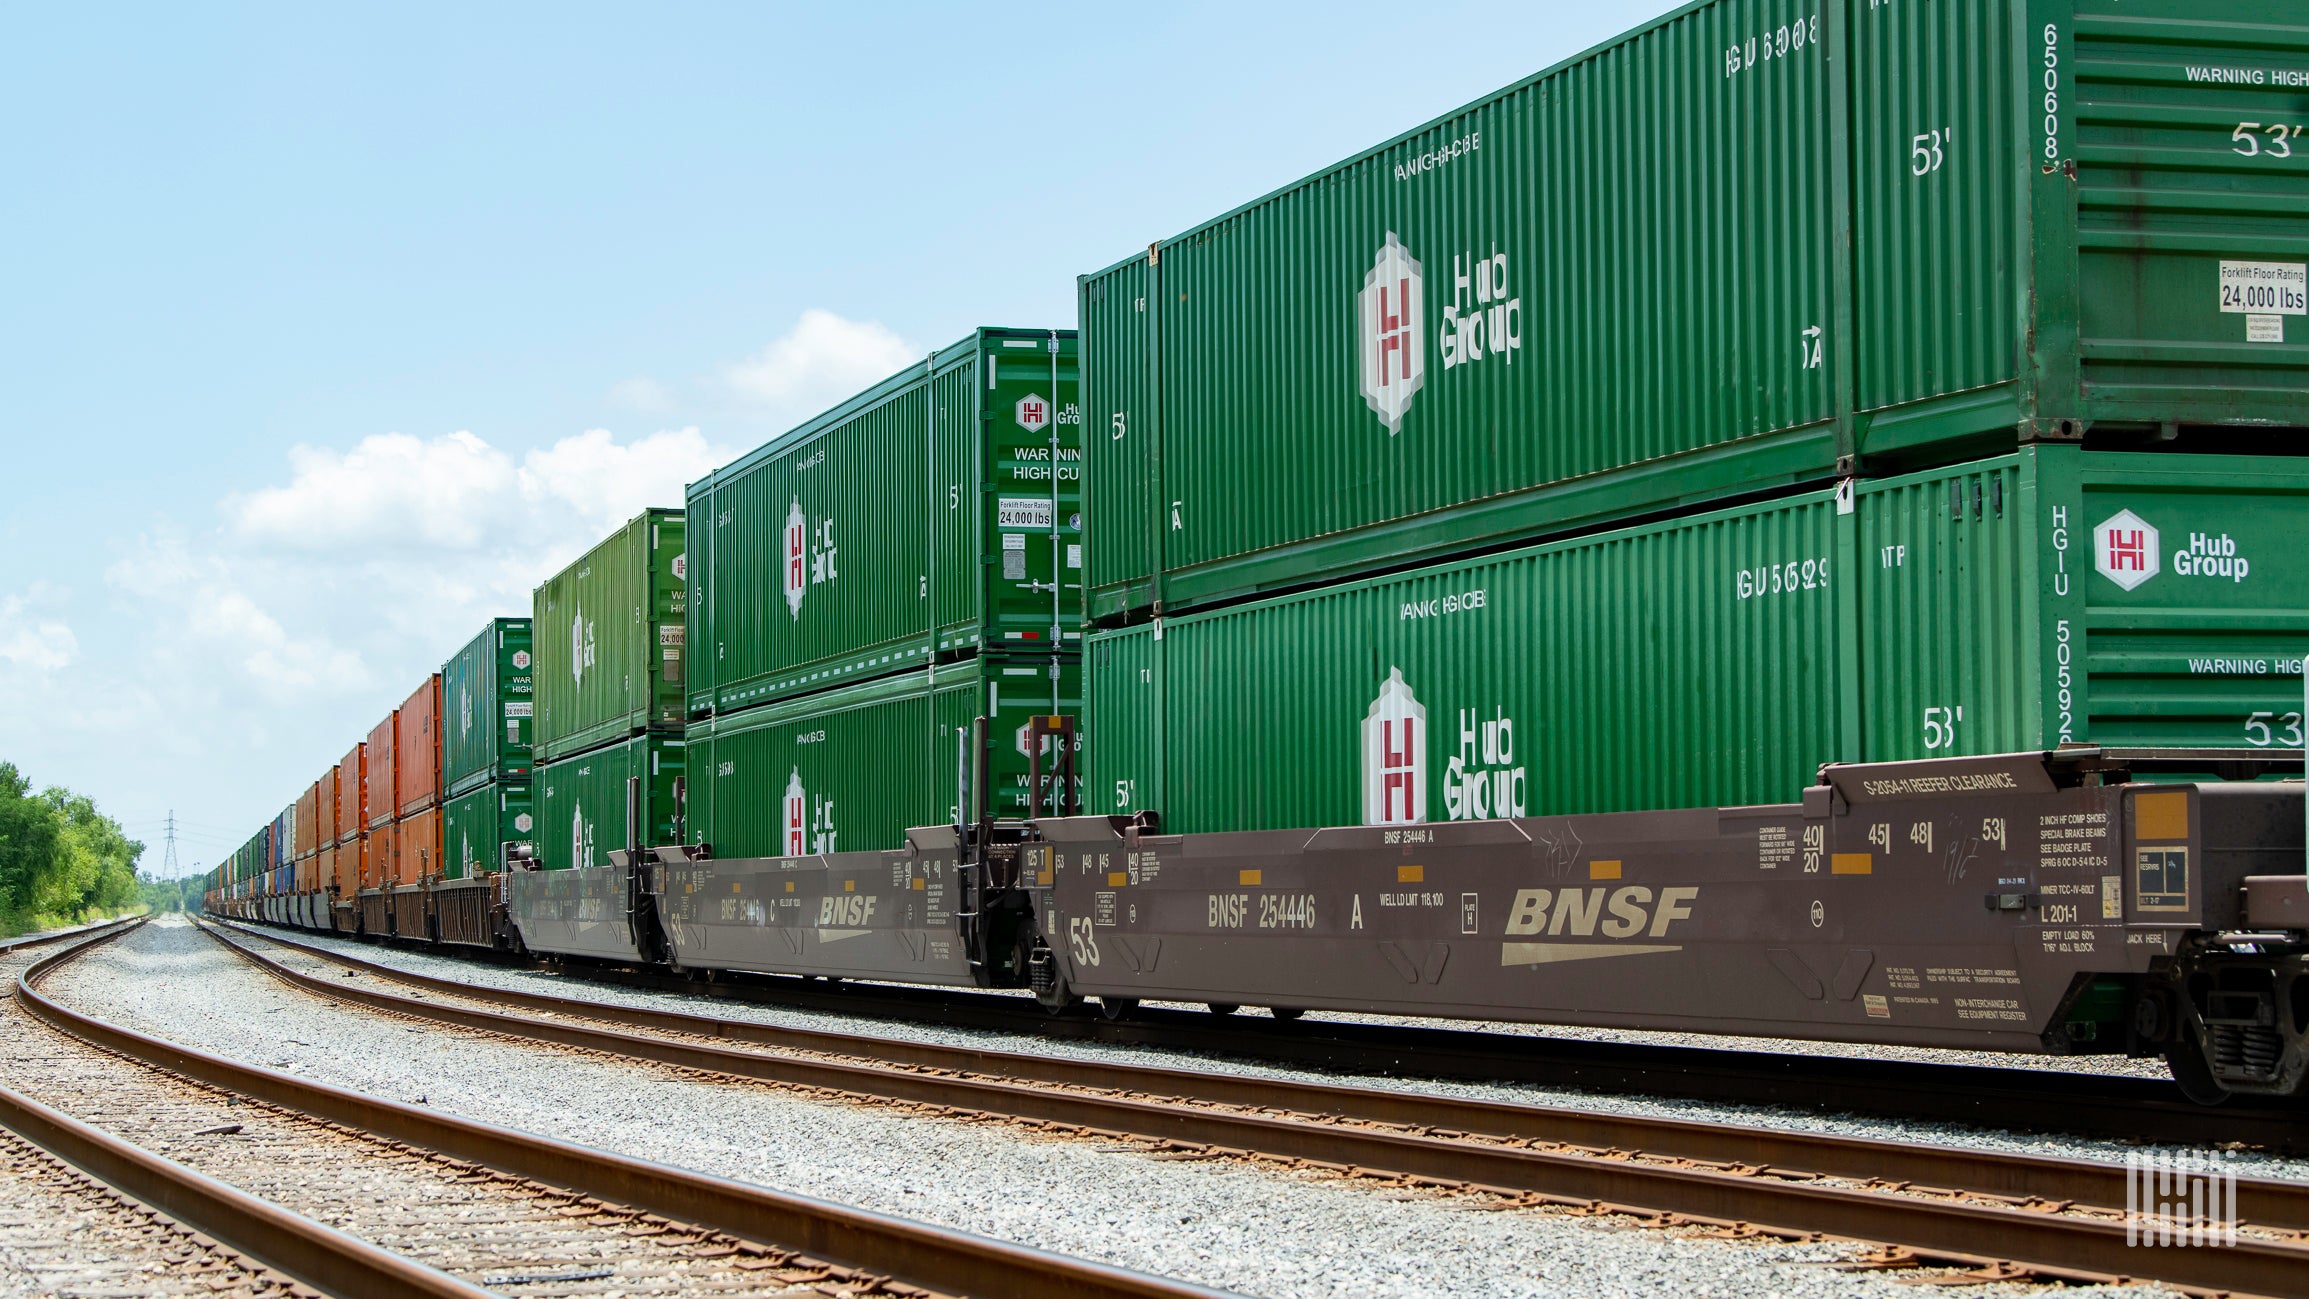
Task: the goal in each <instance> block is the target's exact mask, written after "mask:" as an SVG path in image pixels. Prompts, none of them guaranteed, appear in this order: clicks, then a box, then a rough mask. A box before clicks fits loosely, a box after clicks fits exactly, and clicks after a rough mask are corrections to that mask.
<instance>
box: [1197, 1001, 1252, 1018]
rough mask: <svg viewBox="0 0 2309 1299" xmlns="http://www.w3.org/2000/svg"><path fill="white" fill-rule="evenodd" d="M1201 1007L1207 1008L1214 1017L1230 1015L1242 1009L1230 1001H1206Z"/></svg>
mask: <svg viewBox="0 0 2309 1299" xmlns="http://www.w3.org/2000/svg"><path fill="white" fill-rule="evenodd" d="M1203 1005H1204V1006H1206V1007H1208V1008H1209V1010H1210V1012H1211V1013H1212V1014H1214V1015H1232V1014H1234V1013H1235V1012H1236V1011H1238V1010H1241V1009H1242V1007H1241V1006H1238V1005H1235V1004H1234V1003H1233V1002H1231V1001H1206V1002H1204V1003H1203Z"/></svg>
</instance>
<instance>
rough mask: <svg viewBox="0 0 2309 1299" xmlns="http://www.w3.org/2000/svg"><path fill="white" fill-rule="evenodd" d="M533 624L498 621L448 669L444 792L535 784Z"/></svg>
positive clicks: (444, 692) (524, 620) (443, 674)
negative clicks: (502, 784) (532, 773)
mask: <svg viewBox="0 0 2309 1299" xmlns="http://www.w3.org/2000/svg"><path fill="white" fill-rule="evenodd" d="M530 666H531V665H530V661H529V620H528V619H527V618H498V619H496V620H494V621H492V622H491V623H490V624H489V625H488V626H486V627H484V628H482V629H481V634H480V635H478V636H475V637H474V638H473V639H472V640H470V641H467V642H466V643H465V647H464V648H463V649H460V650H458V651H457V653H456V654H455V655H454V656H453V657H452V658H450V660H449V661H448V663H446V664H444V665H443V666H442V668H441V710H442V724H441V725H442V729H441V792H442V793H443V795H449V794H462V793H464V792H465V791H466V790H469V789H472V788H475V787H476V786H479V785H484V784H487V783H489V782H490V781H493V780H527V779H528V778H529V731H530V726H531V723H532V721H533V720H534V717H535V714H536V711H537V701H536V698H535V689H534V687H535V678H534V676H533V675H532V674H531V672H530Z"/></svg>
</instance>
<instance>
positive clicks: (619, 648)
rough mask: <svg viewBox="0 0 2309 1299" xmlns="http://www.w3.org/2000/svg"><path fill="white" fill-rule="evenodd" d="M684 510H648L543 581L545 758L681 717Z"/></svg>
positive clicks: (540, 705)
mask: <svg viewBox="0 0 2309 1299" xmlns="http://www.w3.org/2000/svg"><path fill="white" fill-rule="evenodd" d="M683 531H684V529H683V521H682V512H681V511H679V510H672V509H652V510H644V511H642V512H641V514H639V515H638V516H636V517H635V518H634V519H633V520H632V521H631V522H629V523H627V524H626V525H625V526H623V527H621V528H619V529H618V530H617V531H615V532H613V533H611V534H609V536H608V537H607V538H605V539H603V540H602V542H601V544H599V545H597V546H595V547H594V548H593V549H592V550H591V551H590V552H588V553H587V554H586V556H585V557H584V558H583V559H580V560H578V561H577V562H576V563H574V564H571V565H570V566H569V567H567V568H565V569H563V570H561V571H560V572H559V573H556V574H554V575H553V576H552V577H550V578H547V579H546V580H545V584H544V585H542V586H540V587H538V588H537V592H536V595H535V597H534V600H533V602H532V608H531V612H532V614H533V617H532V625H533V632H534V636H533V641H534V644H533V646H532V653H533V654H534V655H535V659H536V668H537V671H536V686H537V695H536V700H537V718H536V723H537V725H536V729H535V731H534V732H533V739H534V748H535V753H536V757H537V760H538V761H540V762H543V761H546V760H548V759H555V758H564V757H569V756H571V755H573V754H578V753H583V752H585V751H586V750H587V749H591V748H594V747H596V746H597V745H602V744H607V743H609V742H610V741H612V740H622V739H624V738H625V737H627V736H629V735H632V734H634V733H636V732H638V731H641V730H645V729H647V728H650V727H660V728H678V727H679V726H680V725H681V724H682V720H683V708H684V702H683V701H684V693H683V684H682V680H683V664H684V657H685V656H684V654H683V640H684V639H685V637H686V635H687V627H686V624H685V620H686V618H687V616H688V615H687V609H688V606H689V586H688V582H687V579H686V577H685V576H684V575H685V574H686V573H687V571H688V561H687V559H686V557H685V554H684V547H683V541H682V538H683Z"/></svg>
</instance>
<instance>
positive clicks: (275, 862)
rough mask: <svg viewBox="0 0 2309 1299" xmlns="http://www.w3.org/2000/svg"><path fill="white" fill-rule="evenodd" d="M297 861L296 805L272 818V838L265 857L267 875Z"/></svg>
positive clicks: (283, 809)
mask: <svg viewBox="0 0 2309 1299" xmlns="http://www.w3.org/2000/svg"><path fill="white" fill-rule="evenodd" d="M296 859H297V805H296V804H294V803H291V804H289V805H288V806H287V807H284V808H282V809H281V814H280V815H279V816H276V817H274V818H273V830H272V838H271V841H270V845H269V851H268V852H267V853H266V855H265V867H266V870H267V872H268V873H270V872H272V871H277V870H279V869H280V868H281V867H283V866H286V865H288V864H289V863H290V862H293V861H295V860H296Z"/></svg>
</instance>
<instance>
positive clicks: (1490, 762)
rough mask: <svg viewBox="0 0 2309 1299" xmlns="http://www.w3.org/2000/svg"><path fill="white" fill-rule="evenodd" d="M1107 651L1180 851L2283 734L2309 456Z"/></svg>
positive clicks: (2066, 463) (2290, 702) (2155, 473)
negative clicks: (1985, 761)
mask: <svg viewBox="0 0 2309 1299" xmlns="http://www.w3.org/2000/svg"><path fill="white" fill-rule="evenodd" d="M1850 504H1851V509H1850V511H1849V512H1840V511H1839V504H1838V499H1837V496H1836V494H1835V493H1832V492H1822V493H1811V494H1806V495H1804V496H1800V497H1797V498H1793V499H1791V500H1788V501H1785V502H1775V503H1771V504H1765V505H1757V506H1749V507H1743V508H1739V509H1733V510H1724V511H1717V512H1712V513H1708V514H1703V515H1699V516H1695V517H1693V518H1690V519H1684V520H1678V521H1676V522H1673V523H1666V524H1658V525H1652V526H1649V527H1642V528H1633V529H1626V530H1622V531H1618V532H1609V533H1602V534H1598V535H1596V536H1593V537H1587V538H1582V539H1578V540H1574V541H1566V542H1559V543H1553V544H1550V545H1545V546H1539V547H1532V548H1529V549H1526V550H1520V551H1514V552H1509V553H1506V554H1502V555H1498V556H1494V557H1489V558H1485V559H1481V560H1476V561H1469V562H1466V563H1462V564H1457V565H1441V566H1436V567H1433V568H1429V569H1422V570H1418V571H1415V572H1412V573H1408V574H1404V575H1400V576H1396V577H1390V578H1385V579H1374V580H1368V581H1364V582H1359V583H1351V584H1345V585H1342V586H1337V587H1332V588H1326V589H1324V590H1321V591H1317V592H1310V593H1306V594H1303V595H1297V596H1289V597H1281V598H1277V599H1272V600H1266V601H1260V602H1256V603H1253V604H1248V605H1243V606H1238V607H1236V608H1233V609H1227V610H1221V611H1216V612H1213V613H1208V614H1201V615H1195V616H1191V617H1185V618H1177V619H1166V620H1165V621H1164V622H1163V623H1162V624H1161V639H1160V640H1159V641H1158V640H1157V639H1156V629H1155V627H1154V626H1152V625H1149V626H1145V627H1138V628H1131V629H1128V630H1123V631H1114V632H1106V633H1101V634H1099V635H1097V636H1095V637H1093V639H1092V641H1091V644H1090V647H1089V651H1088V653H1087V654H1086V656H1085V664H1084V688H1085V695H1086V699H1085V722H1084V727H1085V735H1086V753H1087V762H1086V772H1087V775H1088V780H1087V782H1086V783H1087V784H1088V786H1089V787H1090V789H1092V790H1093V791H1095V793H1096V796H1097V797H1099V798H1101V799H1109V798H1111V799H1113V800H1114V804H1113V805H1112V806H1106V807H1100V808H1098V809H1097V810H1102V811H1110V812H1111V811H1123V810H1131V809H1132V808H1134V807H1145V808H1153V809H1155V810H1158V811H1160V812H1161V813H1162V814H1163V817H1164V824H1165V828H1166V829H1169V830H1174V831H1181V832H1196V831H1214V830H1237V829H1255V828H1274V827H1282V826H1315V825H1335V824H1358V823H1380V822H1388V821H1400V820H1406V819H1409V820H1456V819H1468V818H1476V817H1485V816H1499V815H1545V814H1553V813H1564V812H1606V811H1629V810H1641V809H1653V808H1675V807H1704V806H1711V805H1735V804H1743V803H1763V802H1786V801H1791V800H1793V799H1795V798H1796V797H1797V796H1798V795H1799V794H1800V793H1801V791H1802V790H1803V788H1804V787H1805V786H1806V785H1808V784H1810V783H1811V781H1812V779H1813V775H1814V772H1815V771H1816V769H1817V767H1818V765H1819V764H1820V763H1823V762H1829V761H1838V760H1862V759H1865V760H1871V761H1888V760H1899V759H1909V758H1924V757H1959V756H1968V755H1974V754H1983V753H1998V752H2012V751H2026V750H2031V749H2049V748H2052V747H2055V746H2057V745H2059V744H2061V743H2065V742H2089V743H2097V744H2103V745H2113V746H2136V745H2155V746H2162V747H2215V748H2219V747H2226V748H2234V749H2250V748H2265V747H2271V746H2275V747H2287V746H2288V745H2290V744H2292V743H2296V742H2298V740H2299V739H2300V738H2301V732H2302V728H2303V722H2302V717H2301V712H2302V706H2301V701H2300V670H2301V658H2302V652H2303V650H2304V648H2309V548H2304V547H2302V546H2301V545H2299V543H2298V538H2300V537H2302V536H2305V535H2309V466H2303V465H2302V464H2301V463H2300V462H2298V461H2292V460H2273V459H2267V458H2255V457H2239V456H2190V455H2148V454H2140V453H2094V452H2083V451H2080V450H2078V449H2077V448H2074V447H2068V446H2042V447H2035V448H2031V449H2028V450H2025V451H2021V452H2017V453H2013V454H2011V455H2007V456H2001V457H1995V458H1992V459H1989V460H1985V461H1981V462H1975V463H1973V464H1969V465H1966V466H1961V467H1958V468H1956V469H1951V470H1944V471H1935V472H1928V473H1921V474H1917V475H1912V476H1907V477H1903V478H1897V479H1891V480H1886V481H1884V482H1880V483H1874V484H1863V485H1861V486H1860V487H1859V489H1858V490H1857V492H1856V493H1855V494H1854V496H1853V498H1852V499H1851V502H1850Z"/></svg>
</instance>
